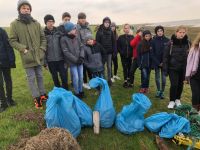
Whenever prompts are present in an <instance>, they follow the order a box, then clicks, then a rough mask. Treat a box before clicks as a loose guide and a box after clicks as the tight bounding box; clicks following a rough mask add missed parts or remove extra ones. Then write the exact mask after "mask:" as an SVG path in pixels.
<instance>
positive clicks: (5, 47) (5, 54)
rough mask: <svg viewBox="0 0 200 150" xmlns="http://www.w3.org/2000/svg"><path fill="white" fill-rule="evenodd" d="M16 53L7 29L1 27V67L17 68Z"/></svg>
mask: <svg viewBox="0 0 200 150" xmlns="http://www.w3.org/2000/svg"><path fill="white" fill-rule="evenodd" d="M15 67H16V65H15V54H14V50H13V48H12V47H11V46H10V44H9V42H8V35H7V33H6V31H5V30H4V29H2V28H0V68H15Z"/></svg>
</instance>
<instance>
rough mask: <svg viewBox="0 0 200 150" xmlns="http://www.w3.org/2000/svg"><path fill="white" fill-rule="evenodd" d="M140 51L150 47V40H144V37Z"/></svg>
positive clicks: (146, 50) (142, 51)
mask: <svg viewBox="0 0 200 150" xmlns="http://www.w3.org/2000/svg"><path fill="white" fill-rule="evenodd" d="M150 40H151V39H150ZM141 46H142V47H141V53H145V52H148V51H149V50H150V48H151V45H150V42H149V41H146V40H145V39H143V40H142V41H141Z"/></svg>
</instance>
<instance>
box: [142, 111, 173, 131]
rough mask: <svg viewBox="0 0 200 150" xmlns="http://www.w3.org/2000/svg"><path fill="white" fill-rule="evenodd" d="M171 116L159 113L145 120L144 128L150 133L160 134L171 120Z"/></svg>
mask: <svg viewBox="0 0 200 150" xmlns="http://www.w3.org/2000/svg"><path fill="white" fill-rule="evenodd" d="M172 116H173V115H172V114H168V113H166V112H161V113H157V114H153V115H152V116H150V117H148V118H146V119H145V127H146V128H147V129H148V130H150V131H151V132H160V130H161V128H162V127H163V126H164V125H165V124H166V123H167V122H169V121H170V120H171V119H172Z"/></svg>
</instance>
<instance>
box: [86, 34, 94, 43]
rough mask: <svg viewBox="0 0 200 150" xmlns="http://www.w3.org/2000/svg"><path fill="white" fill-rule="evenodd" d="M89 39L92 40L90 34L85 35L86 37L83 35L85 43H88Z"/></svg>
mask: <svg viewBox="0 0 200 150" xmlns="http://www.w3.org/2000/svg"><path fill="white" fill-rule="evenodd" d="M90 39H92V40H93V39H94V38H93V36H92V34H91V33H87V34H86V35H85V43H86V42H87V41H88V40H90Z"/></svg>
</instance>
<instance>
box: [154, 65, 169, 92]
mask: <svg viewBox="0 0 200 150" xmlns="http://www.w3.org/2000/svg"><path fill="white" fill-rule="evenodd" d="M160 75H161V78H162V79H161V80H160ZM155 80H156V86H157V90H158V91H162V92H164V90H165V85H166V76H165V73H164V72H163V70H162V69H161V68H156V69H155ZM160 81H161V84H160ZM161 86H162V88H161Z"/></svg>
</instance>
